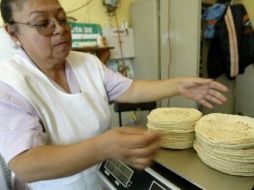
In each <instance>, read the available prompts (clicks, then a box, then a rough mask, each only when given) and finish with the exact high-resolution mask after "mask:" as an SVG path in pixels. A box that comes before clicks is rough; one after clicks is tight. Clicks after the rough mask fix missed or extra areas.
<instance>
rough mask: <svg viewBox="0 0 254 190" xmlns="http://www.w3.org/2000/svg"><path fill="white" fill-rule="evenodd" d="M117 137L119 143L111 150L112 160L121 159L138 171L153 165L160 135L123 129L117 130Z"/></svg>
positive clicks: (142, 130)
mask: <svg viewBox="0 0 254 190" xmlns="http://www.w3.org/2000/svg"><path fill="white" fill-rule="evenodd" d="M115 135H116V136H118V137H117V142H116V141H115V143H114V144H113V145H111V146H110V148H109V149H110V152H111V154H110V155H111V158H112V159H119V160H121V161H123V162H125V163H127V164H128V165H130V166H132V167H134V168H137V169H143V168H145V167H147V166H149V165H150V164H151V163H152V161H153V159H154V157H155V155H156V153H157V151H158V149H159V144H160V136H159V135H158V134H156V133H154V132H151V131H147V130H146V129H144V128H142V129H140V128H128V127H121V128H119V129H117V130H116V133H115ZM112 149H113V151H112ZM112 152H113V153H112Z"/></svg>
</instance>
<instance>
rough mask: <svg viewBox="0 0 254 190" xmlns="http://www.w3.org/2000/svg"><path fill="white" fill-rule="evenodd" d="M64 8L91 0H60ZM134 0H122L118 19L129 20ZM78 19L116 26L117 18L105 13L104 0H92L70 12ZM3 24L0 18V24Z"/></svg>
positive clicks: (77, 5)
mask: <svg viewBox="0 0 254 190" xmlns="http://www.w3.org/2000/svg"><path fill="white" fill-rule="evenodd" d="M59 1H60V3H61V4H62V6H63V7H64V9H65V10H66V11H67V12H69V11H70V10H73V9H76V8H78V7H80V6H81V5H83V4H84V3H86V2H88V1H89V0H74V1H70V0H59ZM132 1H133V0H120V4H119V8H118V9H117V16H118V20H119V22H120V23H121V22H122V21H128V22H129V5H130V3H131V2H132ZM68 16H73V17H75V18H77V19H78V21H79V22H88V23H99V24H101V26H116V24H115V19H114V18H109V17H108V16H107V15H106V13H105V7H104V6H103V5H102V0H92V2H91V3H90V4H89V5H88V6H86V7H84V8H82V9H80V10H78V11H76V12H73V13H70V14H68ZM2 24H3V21H2V19H1V18H0V25H2Z"/></svg>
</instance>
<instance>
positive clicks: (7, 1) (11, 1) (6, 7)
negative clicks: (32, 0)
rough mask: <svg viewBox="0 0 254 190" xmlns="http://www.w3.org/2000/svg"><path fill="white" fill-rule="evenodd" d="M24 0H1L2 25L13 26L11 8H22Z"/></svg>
mask: <svg viewBox="0 0 254 190" xmlns="http://www.w3.org/2000/svg"><path fill="white" fill-rule="evenodd" d="M23 2H24V0H1V5H0V7H1V16H2V18H3V21H4V23H10V24H13V23H14V21H13V17H12V13H13V6H14V5H16V7H18V8H20V9H21V8H22V4H23Z"/></svg>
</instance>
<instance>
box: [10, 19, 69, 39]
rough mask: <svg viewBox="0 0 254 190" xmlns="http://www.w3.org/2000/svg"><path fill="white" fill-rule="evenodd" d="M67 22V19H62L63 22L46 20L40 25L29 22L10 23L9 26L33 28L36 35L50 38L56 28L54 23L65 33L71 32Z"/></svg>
mask: <svg viewBox="0 0 254 190" xmlns="http://www.w3.org/2000/svg"><path fill="white" fill-rule="evenodd" d="M71 19H72V18H71ZM68 20H69V18H68ZM68 20H67V19H63V20H53V19H47V20H45V21H43V22H41V23H38V24H32V23H30V22H18V21H12V22H11V23H10V24H23V25H27V26H30V27H33V28H35V29H36V30H37V31H38V33H39V34H41V35H43V36H52V35H53V33H54V31H55V28H56V23H57V24H59V25H60V26H61V27H63V28H64V29H65V31H68V32H69V31H70V30H71V26H70V25H69V24H68Z"/></svg>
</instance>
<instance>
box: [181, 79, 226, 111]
mask: <svg viewBox="0 0 254 190" xmlns="http://www.w3.org/2000/svg"><path fill="white" fill-rule="evenodd" d="M227 91H228V88H227V87H226V86H224V85H222V84H221V83H219V82H216V81H214V80H212V79H203V78H194V77H193V78H183V80H182V81H181V82H180V85H179V86H178V92H179V93H180V94H181V95H182V96H185V97H186V98H189V99H192V100H195V101H197V102H198V103H200V104H202V105H204V106H205V107H208V108H213V104H219V105H221V104H223V103H225V102H226V101H227V98H226V97H225V96H224V95H223V94H222V93H221V92H227Z"/></svg>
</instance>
